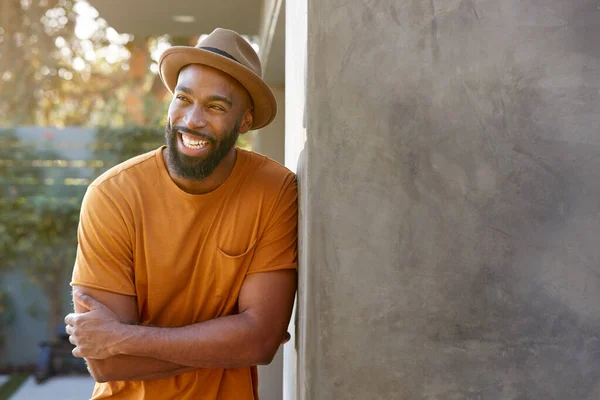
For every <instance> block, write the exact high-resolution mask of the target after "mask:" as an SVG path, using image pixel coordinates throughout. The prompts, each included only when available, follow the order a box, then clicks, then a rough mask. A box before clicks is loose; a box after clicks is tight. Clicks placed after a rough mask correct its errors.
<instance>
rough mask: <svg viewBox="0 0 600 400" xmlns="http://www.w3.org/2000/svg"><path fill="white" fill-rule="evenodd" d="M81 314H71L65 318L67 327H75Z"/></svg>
mask: <svg viewBox="0 0 600 400" xmlns="http://www.w3.org/2000/svg"><path fill="white" fill-rule="evenodd" d="M79 315H81V314H76V313H71V314H68V315H67V316H66V317H65V325H75V321H77V317H78V316H79Z"/></svg>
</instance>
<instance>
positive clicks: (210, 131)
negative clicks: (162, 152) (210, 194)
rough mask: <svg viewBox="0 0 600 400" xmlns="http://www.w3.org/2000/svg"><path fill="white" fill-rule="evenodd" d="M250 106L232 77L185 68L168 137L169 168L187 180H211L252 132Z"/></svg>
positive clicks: (198, 67) (173, 104)
mask: <svg viewBox="0 0 600 400" xmlns="http://www.w3.org/2000/svg"><path fill="white" fill-rule="evenodd" d="M250 105H251V103H250V99H249V96H248V94H247V92H246V91H245V89H244V88H243V87H241V85H240V84H239V83H238V82H237V81H235V80H234V79H233V78H231V77H230V76H229V75H227V74H225V73H223V72H221V71H218V70H216V69H214V68H211V67H207V66H204V65H198V64H192V65H188V66H187V67H184V68H183V69H182V70H181V72H180V73H179V77H178V79H177V87H176V88H175V92H174V95H173V100H172V101H171V105H170V106H169V119H168V121H167V127H166V132H165V136H166V142H167V151H168V160H169V168H170V169H171V170H172V171H173V172H174V173H175V174H176V175H177V176H179V177H181V178H184V179H188V180H195V181H202V180H203V179H205V178H207V177H208V176H210V175H211V174H212V173H213V171H214V170H215V169H216V168H217V166H218V165H219V164H220V163H221V161H222V160H223V159H224V158H225V156H227V154H229V152H231V151H232V149H233V148H234V146H235V144H236V142H237V138H238V136H239V134H240V133H245V132H247V131H248V129H249V128H250V126H251V124H252V119H251V112H249V111H248V109H249V107H250ZM248 113H249V114H250V117H249V116H248Z"/></svg>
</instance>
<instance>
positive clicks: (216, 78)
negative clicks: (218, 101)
mask: <svg viewBox="0 0 600 400" xmlns="http://www.w3.org/2000/svg"><path fill="white" fill-rule="evenodd" d="M177 85H182V86H185V87H188V88H190V89H192V91H197V90H198V91H200V90H216V91H219V92H222V93H223V94H229V95H233V94H238V93H239V92H241V91H243V90H244V89H243V88H242V87H241V85H240V84H239V83H238V82H237V81H236V80H235V79H233V78H232V77H231V76H229V75H227V74H226V73H224V72H222V71H219V70H218V69H215V68H212V67H209V66H207V65H201V64H190V65H186V66H185V67H183V68H182V69H181V71H180V72H179V76H178V77H177Z"/></svg>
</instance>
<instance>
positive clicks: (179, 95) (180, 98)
mask: <svg viewBox="0 0 600 400" xmlns="http://www.w3.org/2000/svg"><path fill="white" fill-rule="evenodd" d="M175 98H176V99H177V100H179V101H187V99H186V98H185V96H184V95H181V94H178V95H177V96H175Z"/></svg>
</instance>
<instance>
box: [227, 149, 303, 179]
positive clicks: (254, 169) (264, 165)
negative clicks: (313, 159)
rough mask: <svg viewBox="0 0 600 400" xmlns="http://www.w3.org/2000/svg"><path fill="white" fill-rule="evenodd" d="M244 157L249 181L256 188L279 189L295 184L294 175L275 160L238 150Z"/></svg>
mask: <svg viewBox="0 0 600 400" xmlns="http://www.w3.org/2000/svg"><path fill="white" fill-rule="evenodd" d="M238 151H240V155H241V156H242V157H244V158H245V159H246V160H245V164H246V167H245V169H246V173H247V177H248V178H249V180H250V181H251V182H252V183H253V184H255V185H257V186H267V187H279V188H281V186H282V185H285V186H287V185H289V184H291V183H292V182H293V183H295V182H296V174H294V173H293V172H292V171H290V170H289V169H288V168H286V167H285V166H283V165H281V164H280V163H278V162H277V161H275V160H272V159H270V158H269V157H267V156H264V155H262V154H259V153H255V152H253V151H248V150H243V149H238Z"/></svg>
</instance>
